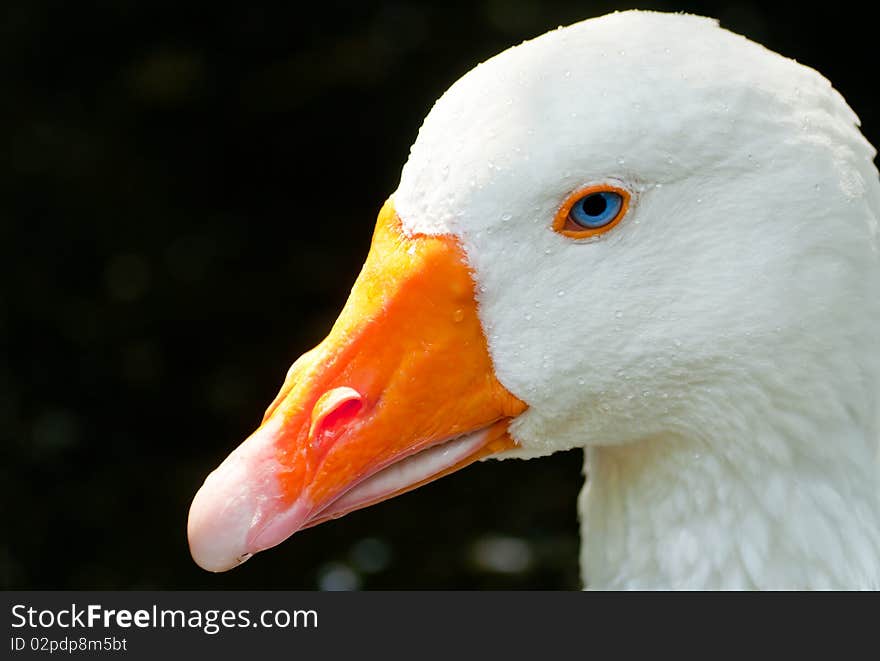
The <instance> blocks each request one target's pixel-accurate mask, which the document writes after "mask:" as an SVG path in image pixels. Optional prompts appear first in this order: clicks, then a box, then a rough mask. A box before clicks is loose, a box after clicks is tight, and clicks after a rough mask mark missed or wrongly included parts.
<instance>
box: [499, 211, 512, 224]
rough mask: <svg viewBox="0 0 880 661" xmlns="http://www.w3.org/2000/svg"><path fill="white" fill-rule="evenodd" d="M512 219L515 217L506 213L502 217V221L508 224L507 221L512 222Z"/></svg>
mask: <svg viewBox="0 0 880 661" xmlns="http://www.w3.org/2000/svg"><path fill="white" fill-rule="evenodd" d="M511 218H513V215H512V214H509V213H506V214H504V215H503V216H501V220H503V221H504V222H507V221H508V220H510V219H511Z"/></svg>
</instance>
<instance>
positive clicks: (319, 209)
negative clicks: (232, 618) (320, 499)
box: [0, 0, 880, 589]
mask: <svg viewBox="0 0 880 661" xmlns="http://www.w3.org/2000/svg"><path fill="white" fill-rule="evenodd" d="M780 5H783V3H774V4H773V5H771V3H767V2H754V3H752V2H740V3H710V2H641V3H638V4H633V5H630V4H628V3H615V2H586V1H578V2H571V1H568V2H564V1H551V2H534V1H526V0H518V1H515V2H500V1H497V0H491V1H488V2H476V3H461V4H455V3H433V4H429V3H403V2H376V3H367V2H364V3H350V4H349V3H340V2H329V1H326V0H324V1H321V2H318V3H314V4H309V5H308V6H305V5H304V4H303V3H298V2H284V3H278V4H277V5H275V4H268V3H264V2H248V3H244V2H242V3H238V4H232V3H217V4H214V5H207V4H206V5H204V6H201V5H195V4H189V5H185V4H183V3H173V4H163V3H158V2H150V1H147V0H138V1H135V0H128V1H126V0H120V1H117V2H109V1H108V2H104V3H85V2H63V3H62V2H58V3H52V2H38V1H32V2H26V1H23V2H10V1H9V0H7V1H6V2H4V3H3V6H2V8H0V83H2V86H0V90H2V97H0V98H2V102H0V268H2V277H0V347H2V349H0V444H2V445H0V587H4V588H13V587H14V588H221V587H223V588H230V587H231V588H242V587H247V588H305V589H313V588H319V587H322V588H342V587H348V588H355V587H361V588H367V589H378V588H485V587H498V588H508V587H511V588H512V587H518V588H532V587H545V588H576V587H578V585H579V579H578V569H577V567H578V560H577V548H578V531H577V515H576V508H575V501H576V495H577V493H578V490H579V488H580V483H581V477H580V467H581V457H580V454H579V453H576V452H572V453H565V454H561V455H557V456H554V457H551V458H548V459H543V460H540V461H531V462H489V463H483V464H479V465H475V466H472V467H470V468H469V469H467V470H466V471H463V472H461V473H458V474H456V475H453V476H451V477H448V478H445V479H444V480H441V481H439V482H437V483H434V484H433V485H430V486H427V487H424V488H422V489H420V490H418V491H416V492H413V493H412V494H409V495H406V496H404V497H401V498H398V499H395V500H393V501H389V502H387V503H384V504H382V505H379V506H376V507H373V508H371V509H368V510H364V511H361V512H357V513H354V514H351V515H349V516H348V517H346V518H344V519H342V520H341V521H337V522H333V523H329V524H325V525H322V526H320V527H318V528H315V529H313V530H308V531H306V532H303V533H301V534H298V535H296V536H295V537H294V538H293V539H292V540H290V541H288V542H286V543H285V544H283V545H282V546H281V547H279V548H277V549H275V550H272V551H269V552H266V553H264V554H261V555H260V556H258V557H257V558H255V559H254V560H252V561H251V562H249V563H248V564H246V565H244V566H243V567H241V568H239V569H237V570H235V571H233V572H230V573H227V574H223V575H212V574H208V573H206V572H203V571H202V570H200V569H198V568H197V567H196V566H195V565H194V564H193V563H192V561H191V560H190V557H189V552H188V549H187V545H186V535H185V529H186V516H187V511H188V507H189V503H190V500H191V498H192V496H193V494H194V493H195V491H196V489H197V488H198V487H199V485H200V484H201V482H202V480H203V479H204V476H205V475H206V474H207V472H208V471H209V470H211V469H212V468H214V467H215V466H216V465H217V464H218V463H219V462H220V461H221V460H222V459H223V458H224V457H225V456H226V454H227V453H228V452H229V451H230V450H232V449H233V448H234V447H235V446H236V445H237V444H238V443H239V442H240V441H241V440H242V439H244V438H245V437H246V436H247V435H248V434H249V433H250V432H251V431H252V430H253V428H254V427H255V426H256V425H257V424H258V423H259V420H260V418H261V416H262V412H263V410H264V408H265V407H266V405H267V404H268V403H269V402H270V401H271V399H272V398H273V397H274V395H275V393H276V391H277V389H278V387H279V386H280V383H281V381H282V379H283V376H284V374H285V372H286V370H287V368H288V366H289V364H290V363H291V362H292V361H293V359H294V358H296V357H297V356H298V355H299V354H300V353H301V352H303V351H305V350H306V349H308V348H310V347H311V346H313V345H314V344H315V343H317V342H318V341H319V340H320V339H321V338H322V337H323V335H324V334H325V332H326V331H327V330H328V329H329V327H330V325H331V323H332V321H333V320H334V319H335V317H336V314H337V313H338V311H339V309H340V308H341V306H342V304H343V302H344V300H345V297H346V295H347V293H348V289H349V287H350V286H351V283H352V282H353V280H354V277H355V275H356V274H357V271H358V269H359V267H360V265H361V263H362V261H363V258H364V257H365V256H366V252H367V249H368V246H369V241H370V236H371V232H372V227H373V221H374V220H375V216H376V212H377V211H378V209H379V207H380V206H381V204H382V202H383V200H384V199H385V198H386V196H387V195H388V194H389V193H390V192H392V191H393V190H394V189H395V187H396V185H397V181H398V177H399V173H400V168H401V166H402V165H403V163H404V161H405V160H406V157H407V152H408V148H409V145H410V144H411V142H412V141H413V140H414V138H415V135H416V131H417V129H418V127H419V125H420V123H421V120H422V118H423V116H424V115H425V113H426V112H427V111H428V109H429V108H430V106H431V104H432V103H433V101H434V100H435V99H436V98H437V97H438V96H439V95H440V94H441V93H442V92H443V91H444V90H445V89H446V88H447V87H448V86H449V85H450V84H451V83H452V82H453V81H455V80H456V79H457V78H458V77H459V76H461V75H462V74H464V73H465V72H466V71H468V70H469V69H470V68H471V67H473V66H474V65H475V64H476V63H477V62H480V61H482V60H485V59H486V58H488V57H490V56H492V55H493V54H495V53H496V52H498V51H500V50H502V49H504V48H506V47H507V46H509V45H512V44H515V43H519V42H520V41H522V40H523V39H525V38H531V37H534V36H537V35H539V34H541V33H542V32H545V31H546V30H548V29H551V28H554V27H556V26H557V25H559V24H568V23H572V22H575V21H578V20H580V19H583V18H588V17H591V16H597V15H600V14H603V13H606V12H607V11H610V10H613V9H624V8H627V7H630V6H638V7H641V8H654V9H665V10H685V11H690V12H695V13H702V14H706V15H712V16H715V17H718V18H720V19H721V21H722V24H723V25H724V26H725V27H728V28H730V29H733V30H735V31H737V32H741V33H743V34H746V35H747V36H749V37H751V38H753V39H756V40H758V41H761V42H763V43H765V44H766V45H767V46H768V47H770V48H772V49H774V50H777V51H779V52H781V53H783V54H785V55H787V56H790V57H794V58H795V59H797V60H799V61H801V62H803V63H805V64H808V65H810V66H813V67H815V68H817V69H819V70H820V71H821V72H822V73H824V74H825V75H826V76H827V77H828V78H830V79H831V80H832V81H833V82H834V84H835V86H836V87H837V89H839V90H840V91H841V92H842V93H843V94H844V96H845V97H846V98H847V99H848V101H849V102H850V104H851V105H852V106H853V108H854V109H855V111H856V112H857V113H858V114H859V115H860V116H861V118H862V120H863V124H864V132H865V134H866V136H867V137H868V138H869V139H870V140H871V141H872V142H874V143H875V144H876V143H878V142H880V141H878V137H880V117H878V106H877V102H876V98H875V96H874V94H875V88H876V85H877V83H876V74H875V62H876V58H875V55H874V53H875V52H876V49H875V48H873V46H874V42H875V40H876V36H875V35H874V33H873V30H870V29H869V28H868V23H872V22H873V21H868V20H867V17H866V16H860V15H859V14H858V13H857V12H855V10H854V8H853V7H849V9H848V10H847V11H846V12H845V13H844V12H843V11H837V10H836V8H835V6H834V5H833V4H832V5H830V6H828V5H826V6H825V7H824V8H823V9H822V10H821V11H819V12H817V11H814V10H810V11H809V12H807V11H806V10H805V9H796V10H793V9H792V8H791V7H785V6H780ZM796 7H803V5H796Z"/></svg>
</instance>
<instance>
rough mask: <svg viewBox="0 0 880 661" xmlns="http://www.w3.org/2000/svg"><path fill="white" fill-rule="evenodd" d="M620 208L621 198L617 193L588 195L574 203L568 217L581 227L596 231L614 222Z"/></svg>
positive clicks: (621, 204)
mask: <svg viewBox="0 0 880 661" xmlns="http://www.w3.org/2000/svg"><path fill="white" fill-rule="evenodd" d="M621 206H623V198H622V197H621V196H620V194H619V193H612V192H602V193H590V194H589V195H585V196H584V197H582V198H581V199H579V200H578V201H577V202H575V203H574V206H572V208H571V211H569V212H568V216H569V218H571V219H572V220H573V221H574V222H575V223H577V224H578V225H580V226H581V227H584V228H586V229H598V228H600V227H605V225H607V224H608V223H610V222H611V221H612V220H614V218H615V217H616V216H617V212H618V211H620V207H621Z"/></svg>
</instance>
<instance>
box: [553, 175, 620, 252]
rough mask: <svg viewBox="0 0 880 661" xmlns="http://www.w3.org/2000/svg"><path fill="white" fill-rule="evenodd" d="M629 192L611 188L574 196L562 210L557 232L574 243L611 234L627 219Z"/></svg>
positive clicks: (583, 191) (578, 192) (590, 189)
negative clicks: (613, 229) (614, 228)
mask: <svg viewBox="0 0 880 661" xmlns="http://www.w3.org/2000/svg"><path fill="white" fill-rule="evenodd" d="M628 206H629V192H627V191H626V190H624V189H622V188H616V187H614V186H610V185H600V186H590V187H587V188H581V189H578V190H576V191H575V192H573V193H572V194H571V195H569V196H568V198H567V199H566V200H565V202H564V203H563V204H562V207H560V209H559V212H558V213H557V214H556V219H555V220H554V222H553V229H554V230H556V231H557V232H559V233H560V234H563V235H565V236H568V237H571V238H573V239H583V238H587V237H590V236H596V235H597V234H602V233H603V232H607V231H608V230H610V229H611V228H612V227H614V226H615V225H617V223H619V222H620V220H621V219H622V218H623V217H624V215H626V210H627V207H628Z"/></svg>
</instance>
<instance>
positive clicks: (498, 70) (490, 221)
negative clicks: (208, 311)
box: [189, 12, 880, 587]
mask: <svg viewBox="0 0 880 661" xmlns="http://www.w3.org/2000/svg"><path fill="white" fill-rule="evenodd" d="M857 126H858V120H857V118H856V116H855V115H854V114H853V112H852V111H851V110H850V109H849V107H848V106H847V105H846V103H845V102H844V100H843V99H842V97H840V95H839V94H837V92H835V91H834V90H833V88H832V87H831V85H830V84H829V82H828V81H827V80H825V79H824V78H823V77H822V76H821V75H819V74H818V73H816V72H815V71H813V70H811V69H809V68H807V67H804V66H801V65H799V64H797V63H796V62H794V61H792V60H789V59H786V58H783V57H781V56H779V55H777V54H775V53H773V52H771V51H768V50H767V49H765V48H763V47H762V46H760V45H758V44H755V43H753V42H751V41H749V40H747V39H745V38H743V37H741V36H738V35H735V34H733V33H730V32H728V31H726V30H723V29H721V28H720V27H719V26H718V25H717V23H716V22H715V21H712V20H709V19H704V18H699V17H693V16H686V15H671V14H658V13H648V12H624V13H617V14H612V15H608V16H605V17H602V18H599V19H593V20H588V21H584V22H582V23H579V24H576V25H573V26H570V27H567V28H564V29H559V30H556V31H553V32H550V33H548V34H546V35H543V36H541V37H539V38H537V39H534V40H532V41H529V42H525V43H523V44H521V45H519V46H517V47H514V48H511V49H509V50H507V51H505V52H503V53H501V54H499V55H498V56H496V57H494V58H492V59H490V60H488V61H487V62H485V63H483V64H481V65H479V66H477V67H476V68H475V69H473V70H472V71H470V72H469V73H468V74H467V75H465V76H464V77H463V78H462V79H460V80H459V81H458V82H456V83H455V84H454V85H453V86H452V87H451V88H450V89H449V90H448V91H447V92H446V93H445V94H444V95H443V97H442V98H441V99H440V100H439V101H438V102H437V103H436V105H435V106H434V108H433V109H432V110H431V112H430V113H429V115H428V116H427V118H426V119H425V122H424V124H423V126H422V128H421V130H420V132H419V135H418V138H417V140H416V142H415V144H414V145H413V147H412V150H411V153H410V157H409V160H408V162H407V163H406V165H405V166H404V168H403V172H402V176H401V181H400V185H399V187H398V189H397V191H396V192H394V193H393V194H392V196H391V197H390V199H389V201H388V202H387V203H386V205H385V206H384V207H383V209H382V211H381V213H380V216H379V221H378V223H377V228H376V233H375V235H374V240H373V246H372V249H371V252H370V255H369V257H368V259H367V262H366V264H365V267H364V270H363V271H362V273H361V275H360V276H359V278H358V281H357V283H356V284H355V286H354V288H353V290H352V294H351V297H350V299H349V301H348V303H347V304H346V307H345V308H344V310H343V312H342V314H341V315H340V318H339V320H338V321H337V323H336V324H335V326H334V328H333V330H332V331H331V333H330V335H329V336H328V338H327V339H326V340H325V341H324V342H323V343H322V344H321V345H319V346H318V347H317V348H316V349H314V350H313V351H311V352H309V353H307V354H305V355H304V356H303V357H301V358H300V359H299V360H298V361H297V362H296V363H294V365H293V367H291V369H290V371H289V373H288V376H287V378H286V380H285V383H284V386H283V387H282V389H281V392H280V393H279V395H278V397H277V398H276V400H275V402H274V403H273V404H272V405H271V406H270V408H269V410H268V411H267V413H266V417H265V419H264V421H263V423H262V425H261V426H260V427H259V429H257V431H255V432H254V434H253V435H252V436H251V437H250V438H248V439H247V440H246V441H245V442H244V443H243V444H242V445H241V446H240V447H239V448H238V449H237V450H236V451H235V452H233V453H232V454H231V455H230V456H229V457H228V458H227V459H226V460H225V461H224V462H223V464H222V465H221V466H220V467H219V468H218V469H217V470H216V471H214V473H212V474H211V475H210V476H209V477H208V478H207V480H206V482H205V484H204V485H203V486H202V488H201V489H200V491H199V492H198V494H197V495H196V498H195V500H194V502H193V505H192V508H191V511H190V520H189V537H190V546H191V550H192V553H193V556H194V558H195V560H196V561H197V562H198V563H199V564H200V565H201V566H203V567H204V568H206V569H209V570H213V571H220V570H226V569H229V568H231V567H234V566H236V565H237V564H239V563H241V562H243V561H244V560H245V559H247V558H249V557H250V556H251V555H252V554H253V553H255V552H257V551H261V550H264V549H266V548H269V547H271V546H274V545H276V544H278V543H280V542H281V541H283V540H284V539H286V538H287V537H288V536H290V535H291V534H293V533H294V532H296V531H298V530H300V529H302V528H305V527H308V526H311V525H315V524H316V523H320V522H322V521H324V520H327V519H330V518H335V517H338V516H341V515H342V514H345V513H347V512H349V511H351V510H352V509H357V508H359V507H363V506H366V505H369V504H372V503H374V502H376V501H378V500H381V499H383V498H386V497H390V496H392V495H395V494H397V493H400V492H402V491H405V490H407V489H409V488H413V487H414V486H418V485H420V484H422V483H424V482H426V481H429V480H431V479H434V478H436V477H439V476H441V475H443V474H445V473H447V472H449V471H451V470H455V469H457V468H460V467H462V466H464V465H466V464H468V463H470V462H471V461H474V460H476V459H482V458H486V457H489V456H492V457H498V458H505V457H520V458H532V457H537V456H541V455H546V454H550V453H552V452H556V451H559V450H566V449H570V448H576V447H580V448H585V450H586V457H587V464H586V472H587V473H588V475H589V477H590V484H589V485H588V487H587V489H585V491H584V493H583V494H582V497H581V502H580V507H581V515H582V521H583V527H584V530H583V534H584V546H583V551H582V568H583V571H584V575H585V580H586V581H587V582H588V583H590V584H594V585H599V586H606V587H615V586H644V587H647V586H656V587H660V586H664V585H669V586H674V585H690V586H708V585H719V586H723V585H731V586H752V585H754V586H760V587H764V586H779V587H784V586H788V587H806V586H808V585H813V584H815V585H825V584H828V585H838V584H874V585H875V586H876V583H872V582H876V581H877V580H878V575H880V569H878V566H877V557H878V554H877V550H878V548H880V515H878V512H880V506H878V493H880V491H878V488H877V487H878V485H877V477H878V470H877V439H878V410H880V407H878V397H880V333H878V323H880V298H878V297H877V295H876V292H877V291H880V261H878V236H877V235H878V228H877V224H878V217H880V185H878V179H877V171H876V169H875V168H874V166H873V163H872V159H873V157H874V154H875V152H874V150H873V148H872V147H871V146H870V145H869V144H868V143H867V142H866V141H865V139H864V138H863V137H862V135H861V133H860V132H859V130H858V128H857ZM525 488H527V487H524V489H525ZM782 530H784V531H785V532H780V531H782ZM828 540H831V541H828ZM817 545H818V546H817ZM853 545H854V546H855V549H856V550H855V551H851V550H850V551H847V550H846V549H847V548H849V547H850V546H853ZM835 563H836V564H835ZM831 565H833V566H831ZM829 566H830V567H829Z"/></svg>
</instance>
